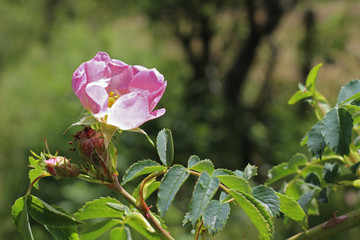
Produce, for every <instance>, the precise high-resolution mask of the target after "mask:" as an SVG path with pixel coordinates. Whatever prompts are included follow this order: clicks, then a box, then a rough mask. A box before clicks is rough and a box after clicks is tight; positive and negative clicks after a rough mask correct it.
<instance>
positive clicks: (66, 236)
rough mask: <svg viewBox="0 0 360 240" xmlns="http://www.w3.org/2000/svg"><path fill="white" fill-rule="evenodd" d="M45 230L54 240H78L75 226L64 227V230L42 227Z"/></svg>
mask: <svg viewBox="0 0 360 240" xmlns="http://www.w3.org/2000/svg"><path fill="white" fill-rule="evenodd" d="M44 226H45V228H46V230H48V232H49V233H51V235H53V236H54V237H55V238H56V240H79V239H80V238H79V234H78V232H77V228H76V227H75V226H72V227H66V228H57V227H49V226H46V225H44Z"/></svg>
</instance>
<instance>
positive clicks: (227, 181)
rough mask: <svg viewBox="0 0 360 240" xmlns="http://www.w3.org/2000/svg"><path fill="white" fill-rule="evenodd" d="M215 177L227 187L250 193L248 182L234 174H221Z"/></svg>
mask: <svg viewBox="0 0 360 240" xmlns="http://www.w3.org/2000/svg"><path fill="white" fill-rule="evenodd" d="M217 178H219V180H220V182H221V183H222V184H224V185H225V186H226V187H228V188H229V189H234V190H237V191H239V192H246V193H249V194H251V187H250V185H249V182H248V181H246V180H245V179H244V178H241V177H238V176H236V175H221V176H217Z"/></svg>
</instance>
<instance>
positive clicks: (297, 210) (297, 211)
mask: <svg viewBox="0 0 360 240" xmlns="http://www.w3.org/2000/svg"><path fill="white" fill-rule="evenodd" d="M276 194H277V195H278V196H279V199H280V211H281V212H282V213H284V215H285V216H287V217H289V218H290V219H292V220H294V221H296V222H298V223H299V224H300V225H301V227H302V228H303V229H304V230H306V229H307V227H308V226H307V216H306V213H305V212H304V210H303V209H302V208H301V206H300V205H299V204H298V203H297V202H296V201H295V200H294V199H293V198H292V197H289V196H287V195H284V194H281V193H276Z"/></svg>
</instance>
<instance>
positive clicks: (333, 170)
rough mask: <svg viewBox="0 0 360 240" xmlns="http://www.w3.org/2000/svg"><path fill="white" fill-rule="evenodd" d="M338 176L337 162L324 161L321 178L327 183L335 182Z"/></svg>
mask: <svg viewBox="0 0 360 240" xmlns="http://www.w3.org/2000/svg"><path fill="white" fill-rule="evenodd" d="M339 176H340V168H339V165H338V164H337V163H333V164H331V163H325V165H324V171H323V179H324V180H325V182H327V183H335V182H336V181H337V180H338V179H339Z"/></svg>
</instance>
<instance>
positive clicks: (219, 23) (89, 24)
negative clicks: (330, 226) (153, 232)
mask: <svg viewBox="0 0 360 240" xmlns="http://www.w3.org/2000/svg"><path fill="white" fill-rule="evenodd" d="M359 20H360V2H359V1H356V0H319V1H309V0H305V1H296V0H207V1H205V0H152V1H140V0H137V1H135V0H132V1H130V0H107V1H100V0H93V1H87V0H77V1H72V0H34V1H28V0H0V112H1V114H0V136H1V137H0V196H1V197H0V210H1V211H0V239H8V240H12V239H20V235H19V234H18V233H17V231H16V229H15V227H14V226H13V224H12V221H11V216H10V211H11V205H12V204H13V203H14V201H15V200H16V199H17V198H18V197H20V196H22V195H23V194H24V193H25V192H26V189H27V187H28V185H29V180H28V178H27V173H28V171H29V168H28V167H27V166H26V165H27V164H28V156H29V155H30V152H29V150H30V149H32V150H33V151H35V152H37V153H39V152H40V151H42V150H43V149H44V138H46V139H47V141H48V143H49V146H50V149H51V150H52V152H53V153H55V151H59V154H60V155H63V156H67V157H69V158H72V159H73V161H75V162H79V159H78V156H77V154H76V153H73V152H71V151H69V147H70V146H69V144H68V141H71V140H72V135H73V134H74V133H75V132H76V131H79V130H80V127H74V128H73V129H71V130H70V132H68V133H66V134H63V132H64V131H65V130H66V129H67V127H68V126H70V125H71V124H72V123H74V122H76V121H78V120H79V117H80V113H81V112H82V106H81V104H80V102H79V100H78V99H77V97H76V96H75V95H74V94H73V91H72V88H71V77H72V73H73V72H74V71H75V69H76V68H77V67H78V66H79V65H80V64H81V63H82V62H84V61H87V60H89V59H91V58H92V57H93V56H94V55H95V54H96V53H97V52H98V51H105V52H108V53H109V55H110V56H111V57H112V58H115V59H120V60H122V61H124V62H126V63H128V64H131V65H143V66H145V67H148V68H152V67H155V68H157V69H158V70H159V71H160V72H161V73H162V74H163V75H164V76H165V78H166V80H167V81H168V86H167V89H166V92H165V94H164V96H163V98H162V100H161V101H160V103H159V105H158V108H160V107H165V108H166V110H167V112H166V115H165V116H163V117H161V118H159V119H156V120H154V121H151V122H148V123H146V124H144V125H143V126H142V128H143V129H144V130H145V131H146V132H147V133H148V134H149V135H150V137H151V138H152V139H155V138H156V134H157V132H158V131H159V130H161V129H162V128H164V127H166V128H170V129H171V130H172V132H173V137H174V144H175V162H176V163H182V164H184V163H186V162H187V160H188V158H189V156H190V155H193V154H195V155H198V156H199V157H200V158H201V159H205V158H209V159H211V160H212V161H213V162H214V164H215V167H217V168H228V169H232V170H235V169H243V168H244V167H245V166H246V165H247V164H248V163H250V164H255V165H257V166H258V167H259V176H258V178H257V179H256V180H257V181H258V182H259V183H262V182H264V181H265V179H266V171H267V170H268V169H269V168H271V166H273V165H275V164H278V163H281V162H284V161H287V160H288V159H289V158H290V157H291V156H292V155H293V154H294V153H296V152H304V153H306V154H307V155H309V153H308V152H307V150H306V149H305V148H303V147H300V145H299V141H300V139H301V137H302V136H303V135H304V134H305V133H306V132H307V131H308V130H309V128H310V126H311V125H312V124H314V122H315V117H314V114H313V112H312V111H311V109H309V108H308V107H307V106H306V105H301V104H298V105H294V106H290V105H288V104H287V101H288V99H289V98H290V97H291V95H292V94H293V93H294V92H295V91H296V90H297V84H298V83H300V82H304V81H305V79H306V75H307V73H308V72H309V70H310V69H311V68H312V67H313V66H315V65H316V64H318V63H323V67H322V68H321V69H320V73H319V75H318V83H317V86H318V88H319V89H320V90H321V91H322V92H323V93H324V95H325V96H326V97H327V98H328V99H329V101H330V102H331V103H334V102H335V99H336V96H337V92H338V90H339V88H340V86H342V85H343V84H344V83H346V82H347V81H350V80H351V79H354V78H357V77H359V73H360V72H359V70H360V69H359V66H360V28H359ZM115 144H116V146H117V148H118V152H119V157H118V158H119V159H118V161H119V172H120V174H122V173H124V170H126V168H128V167H129V166H130V165H131V164H132V163H134V162H136V161H138V160H141V159H147V158H150V159H157V158H156V150H155V149H154V148H152V147H151V145H150V144H149V143H148V142H147V141H146V138H145V137H144V136H142V135H140V134H136V133H126V132H124V133H123V134H121V135H117V136H116V140H115ZM309 156H310V155H309ZM193 180H195V179H193ZM135 184H136V183H134V185H131V184H128V185H126V188H127V189H130V190H129V191H131V189H132V188H134V186H135ZM40 189H41V191H34V192H33V193H34V194H35V195H37V196H39V197H40V198H42V199H43V200H45V201H47V202H48V203H51V204H57V205H59V206H61V207H63V208H65V209H66V210H67V211H69V212H72V213H73V212H75V211H76V209H78V208H79V207H80V206H82V205H83V204H84V203H85V202H86V201H89V200H91V199H93V198H97V197H100V196H107V195H109V194H110V195H112V193H110V192H109V191H108V190H107V189H105V188H103V187H101V186H96V185H91V184H87V183H85V182H82V181H80V180H75V181H74V180H66V179H65V180H60V181H57V180H53V179H50V178H49V179H44V180H41V182H40ZM191 192H192V189H191V188H190V187H189V188H187V187H185V188H183V189H182V190H181V192H180V193H179V194H178V196H177V197H176V201H177V203H176V204H174V206H173V207H172V208H171V209H170V210H169V211H168V213H167V214H166V216H165V219H166V221H167V222H168V223H169V226H170V229H171V232H172V233H173V235H174V236H175V237H176V239H184V240H185V239H191V238H192V236H191V234H190V229H182V228H181V227H180V226H181V221H182V219H183V217H184V214H185V211H186V208H187V206H188V202H187V200H186V199H189V197H190V196H191ZM112 196H113V195H112ZM359 198H360V195H359V194H358V192H357V191H355V190H354V191H349V192H347V193H346V194H345V193H342V192H338V194H333V195H331V196H330V202H331V203H329V204H327V205H324V206H320V213H323V214H321V215H320V216H314V217H311V218H310V220H309V223H310V226H314V225H316V224H319V223H320V222H323V221H326V220H327V219H328V218H329V217H330V215H331V213H332V212H334V211H335V210H339V214H342V213H345V212H346V211H348V210H349V209H353V208H355V207H358V206H359ZM151 201H153V199H150V202H151ZM153 205H154V203H153ZM154 206H155V205H154ZM32 227H33V229H34V235H35V239H40V240H42V239H51V236H49V235H48V234H47V233H46V230H45V229H43V228H42V227H41V226H39V225H37V224H36V223H35V222H34V223H33V224H32ZM276 230H277V232H276V235H275V239H285V238H287V237H290V236H291V235H293V234H295V233H297V232H299V231H301V229H300V228H299V227H297V226H296V225H295V224H293V225H290V227H285V226H284V225H283V223H282V221H281V220H280V221H278V222H277V223H276ZM359 233H360V231H359V230H357V229H353V230H351V231H349V232H346V233H343V234H342V235H341V239H345V238H352V239H356V238H358V237H359V236H360V234H359ZM257 235H258V233H257V231H256V230H255V228H254V227H253V226H252V224H251V223H250V222H249V221H248V219H247V218H246V216H244V215H243V214H242V212H241V210H239V209H233V214H232V216H231V219H230V221H229V223H228V224H227V226H226V229H225V231H223V232H222V233H220V234H218V235H217V236H215V237H213V238H211V239H222V240H227V239H240V238H242V239H257V238H258V236H257ZM103 239H107V236H104V237H103ZM135 239H141V237H138V238H135ZM334 239H340V237H337V238H334Z"/></svg>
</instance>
